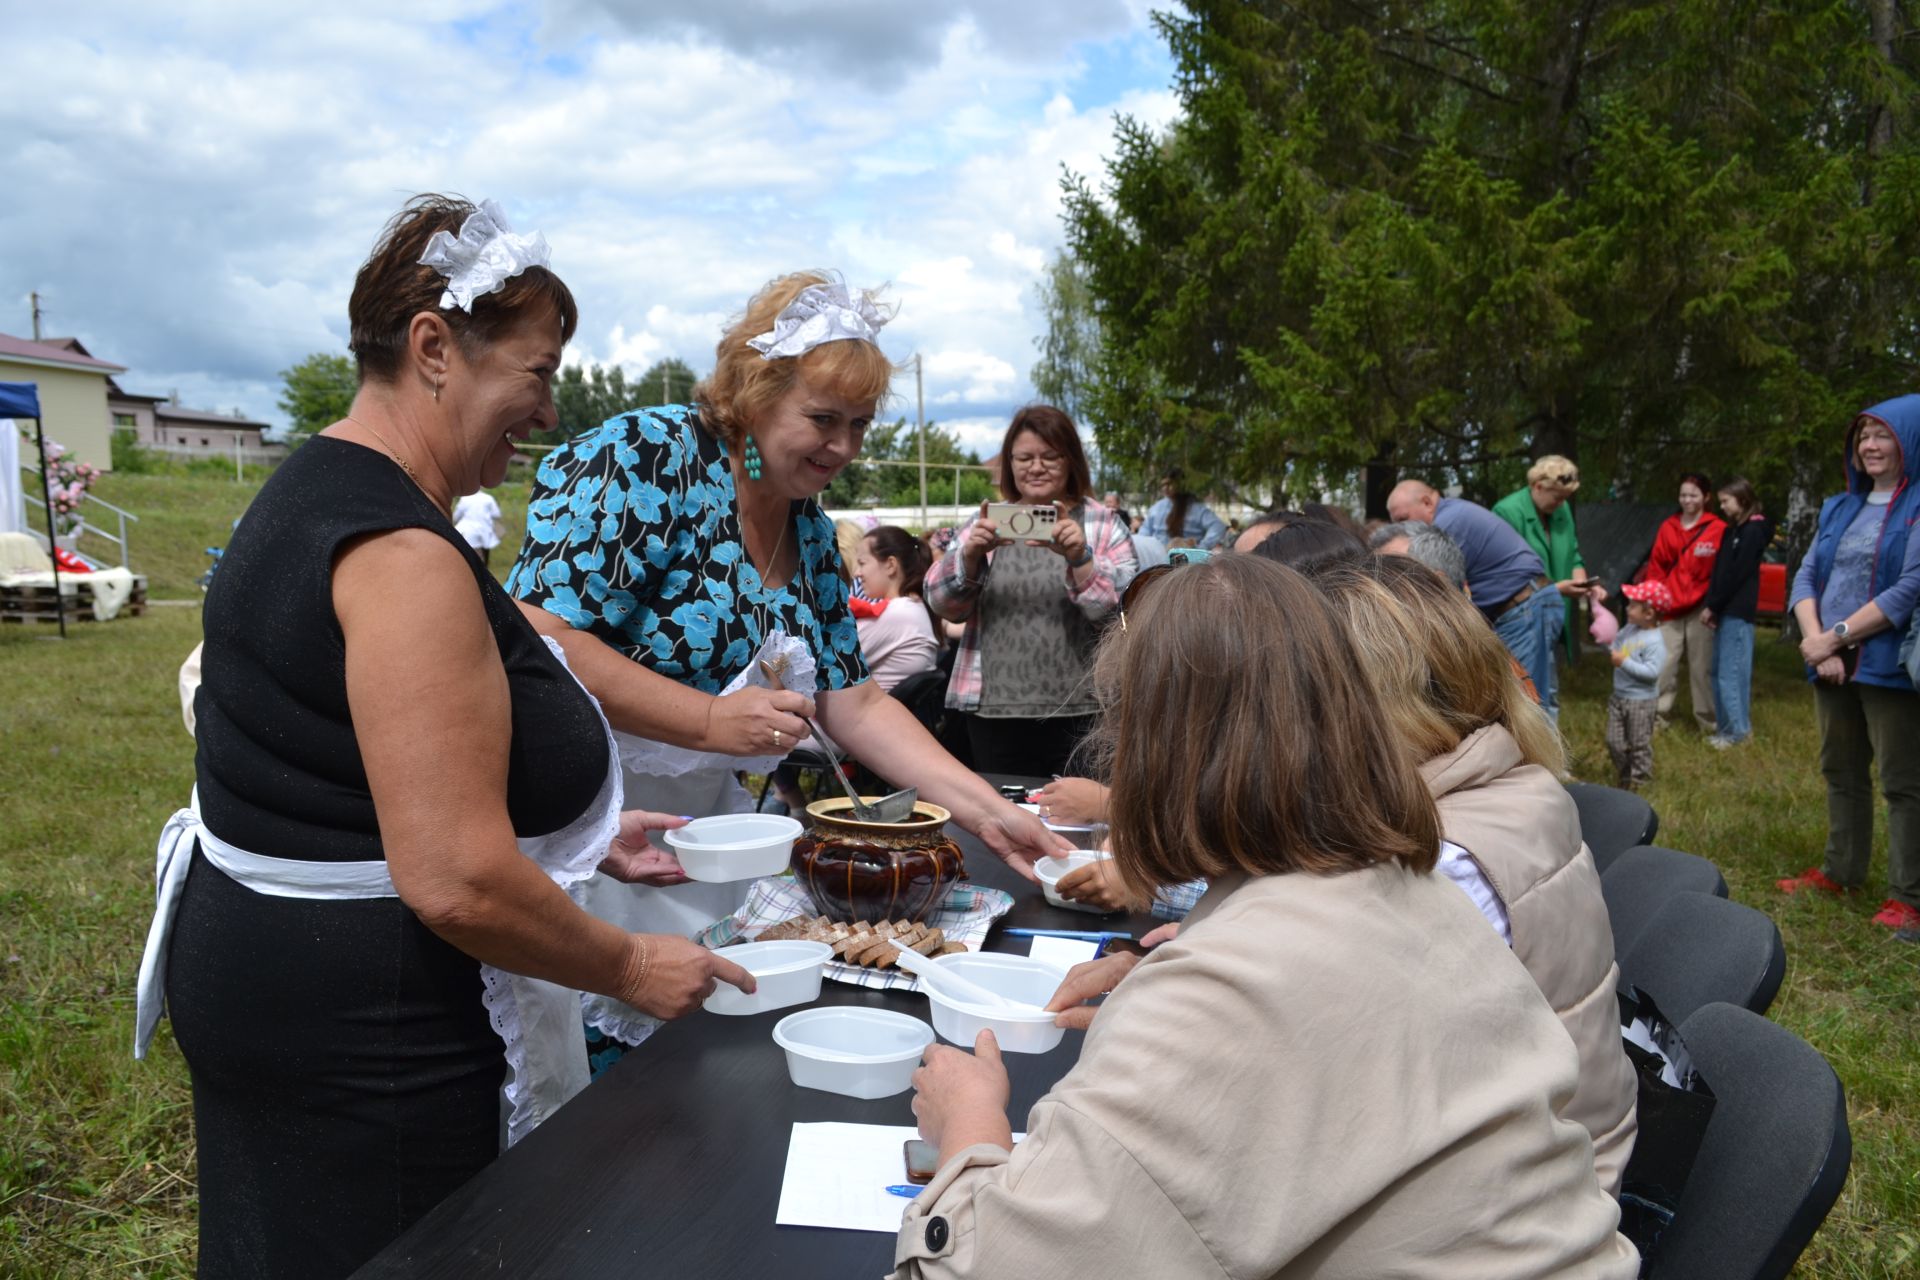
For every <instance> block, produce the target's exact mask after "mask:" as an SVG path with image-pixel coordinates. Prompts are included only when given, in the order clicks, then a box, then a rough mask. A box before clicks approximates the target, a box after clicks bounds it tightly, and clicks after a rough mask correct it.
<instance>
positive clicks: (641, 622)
mask: <svg viewBox="0 0 1920 1280" xmlns="http://www.w3.org/2000/svg"><path fill="white" fill-rule="evenodd" d="M790 536H796V537H797V538H798V542H799V547H800V562H799V568H798V569H797V570H796V571H795V573H794V575H793V579H792V581H790V582H788V583H787V584H786V585H784V586H781V587H769V586H768V585H767V584H766V583H765V582H763V581H762V580H761V578H760V574H759V571H758V570H756V569H755V568H754V567H753V563H752V561H750V560H749V559H748V558H747V554H746V549H745V546H744V544H743V543H742V542H741V538H740V518H739V513H738V509H737V507H736V505H735V494H734V487H733V474H732V472H731V471H730V470H728V467H727V457H726V451H725V449H724V448H723V447H722V445H721V443H720V441H719V439H718V438H717V437H715V436H714V435H713V434H712V433H711V432H709V431H708V430H707V429H706V427H705V426H704V424H702V423H701V421H700V417H699V414H698V412H697V410H695V409H694V408H693V407H692V406H689V405H665V406H661V407H659V408H652V409H635V410H632V411H630V412H627V413H623V414H620V415H618V416H616V417H613V418H610V419H608V420H607V421H606V422H605V423H604V424H602V425H601V426H599V427H596V428H595V429H594V430H592V431H588V432H585V433H583V434H581V435H578V436H575V437H574V438H573V439H572V440H569V441H568V442H567V443H566V444H564V445H562V446H560V447H559V448H558V449H555V450H553V451H552V452H551V453H549V454H548V455H547V457H546V460H545V461H543V462H542V463H541V464H540V468H539V470H538V472H537V473H536V475H535V478H534V487H533V496H532V498H531V500H530V501H529V502H528V504H527V537H526V541H525V542H524V543H523V544H522V545H521V548H520V555H519V558H518V559H517V560H516V561H515V563H514V566H513V571H512V572H511V573H510V574H509V575H508V577H507V590H508V592H510V593H511V594H513V595H514V596H516V597H518V598H519V599H522V600H525V601H527V602H528V603H530V604H537V605H539V606H540V607H542V608H544V609H545V610H546V611H547V612H548V613H551V614H553V615H554V616H555V617H558V618H560V619H561V620H563V621H564V622H566V623H567V624H568V625H569V626H572V627H575V628H577V629H579V630H582V631H590V632H592V633H593V634H595V635H597V636H599V637H600V638H601V639H602V640H605V641H606V642H607V643H608V644H610V645H612V646H613V647H614V648H616V649H619V650H620V651H621V652H622V653H625V654H626V655H627V656H628V657H630V658H632V659H633V660H634V661H635V662H639V663H642V664H644V665H645V666H647V667H648V668H649V669H651V670H653V671H655V672H657V673H659V674H660V675H663V676H666V677H668V678H669V679H672V680H677V681H679V682H680V683H682V684H685V685H689V686H691V687H693V688H695V689H699V690H700V691H702V692H703V693H711V694H717V693H719V692H720V691H721V689H723V688H724V687H725V686H726V684H727V682H728V681H730V680H732V679H733V677H734V676H736V675H738V674H739V673H740V672H741V671H743V670H745V668H746V665H747V663H748V661H749V660H750V659H751V658H752V656H753V654H754V653H755V652H756V651H757V650H758V649H759V647H760V644H761V642H762V641H763V640H764V639H765V638H766V635H767V633H768V632H769V631H773V630H783V631H786V632H787V633H788V634H790V635H793V636H796V637H798V638H799V639H801V640H802V641H804V642H805V643H806V645H807V647H808V648H809V649H811V650H812V651H813V654H814V658H815V660H816V661H817V662H818V663H819V667H820V673H819V674H820V688H821V689H823V690H830V689H841V688H845V687H846V686H848V685H852V684H858V683H859V682H860V681H862V680H865V679H866V678H867V666H866V662H865V660H864V659H863V658H862V657H861V655H860V633H859V631H858V630H857V629H856V628H855V625H854V620H853V615H852V614H851V613H850V612H849V611H848V606H847V599H848V596H847V587H846V583H845V581H844V580H843V579H842V578H841V576H840V556H839V552H838V550H837V549H836V548H835V546H834V539H833V522H832V521H830V520H828V519H827V517H826V514H825V513H824V512H822V511H821V510H820V506H819V504H818V503H816V502H813V501H811V500H809V501H806V502H803V503H796V504H794V522H793V527H792V533H791V534H790Z"/></svg>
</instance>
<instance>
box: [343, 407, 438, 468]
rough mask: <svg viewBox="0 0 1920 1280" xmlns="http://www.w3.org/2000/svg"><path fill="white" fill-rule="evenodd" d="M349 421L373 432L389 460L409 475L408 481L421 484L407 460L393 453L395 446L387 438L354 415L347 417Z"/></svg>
mask: <svg viewBox="0 0 1920 1280" xmlns="http://www.w3.org/2000/svg"><path fill="white" fill-rule="evenodd" d="M347 421H348V422H351V423H353V425H355V426H356V427H365V428H366V429H367V430H368V431H369V432H371V433H372V435H373V438H374V439H375V440H378V441H379V442H380V447H381V448H382V449H385V450H386V451H387V456H388V457H389V458H392V459H393V460H394V461H395V462H397V463H399V464H400V469H401V470H402V471H404V472H406V473H407V479H409V480H411V481H413V482H414V483H415V484H416V485H417V484H419V483H420V477H419V476H417V475H415V474H414V472H413V468H412V467H410V466H408V465H407V460H406V459H405V458H403V457H401V456H400V455H399V454H397V453H395V452H394V451H393V446H392V445H390V444H388V443H387V438H386V437H385V436H383V435H381V434H380V433H379V432H378V431H374V429H373V428H372V427H371V426H370V425H368V424H367V423H364V422H362V421H360V419H358V418H356V417H354V416H353V415H352V414H348V415H347Z"/></svg>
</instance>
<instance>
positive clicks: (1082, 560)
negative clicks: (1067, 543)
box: [1067, 546, 1093, 569]
mask: <svg viewBox="0 0 1920 1280" xmlns="http://www.w3.org/2000/svg"><path fill="white" fill-rule="evenodd" d="M1067 563H1068V564H1070V565H1072V566H1073V567H1074V568H1076V569H1080V568H1084V567H1085V566H1087V565H1090V564H1092V563H1093V548H1092V547H1085V546H1083V547H1081V548H1080V556H1079V558H1078V559H1076V560H1069V561H1067Z"/></svg>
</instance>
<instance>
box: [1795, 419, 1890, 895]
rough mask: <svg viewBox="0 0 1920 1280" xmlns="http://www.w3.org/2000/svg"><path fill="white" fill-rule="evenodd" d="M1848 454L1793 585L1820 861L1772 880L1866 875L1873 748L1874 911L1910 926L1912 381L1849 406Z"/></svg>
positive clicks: (1842, 883)
mask: <svg viewBox="0 0 1920 1280" xmlns="http://www.w3.org/2000/svg"><path fill="white" fill-rule="evenodd" d="M1845 464H1846V475H1847V487H1846V491H1845V492H1843V493H1840V494H1838V495H1836V496H1834V497H1831V498H1828V499H1827V500H1826V502H1825V503H1824V504H1823V505H1822V506H1821V508H1820V525H1819V528H1818V530H1817V532H1816V533H1815V534H1814V539H1813V550H1812V551H1810V552H1808V553H1807V558H1806V559H1805V560H1804V561H1802V562H1801V564H1800V572H1799V573H1798V574H1796V575H1795V576H1794V581H1793V594H1792V599H1791V605H1792V608H1793V616H1794V618H1795V619H1796V620H1797V621H1798V622H1799V624H1800V633H1801V634H1802V635H1803V636H1805V637H1806V638H1805V639H1804V640H1802V641H1801V642H1800V656H1801V657H1803V658H1804V659H1806V662H1807V666H1808V668H1809V670H1810V672H1811V675H1812V678H1813V698H1814V710H1815V713H1816V715H1817V717H1818V719H1819V724H1820V772H1821V774H1822V775H1823V776H1825V778H1826V780H1827V854H1826V865H1825V866H1824V867H1813V868H1810V869H1809V870H1807V871H1805V872H1803V873H1802V874H1800V875H1798V876H1795V877H1793V878H1792V879H1789V880H1782V881H1780V882H1779V887H1780V888H1781V889H1782V890H1783V891H1785V892H1787V893H1795V892H1798V891H1800V890H1802V889H1820V890H1825V891H1827V892H1829V893H1851V892H1853V891H1855V890H1857V889H1859V888H1860V886H1861V885H1862V884H1863V883H1865V881H1866V878H1867V864H1868V862H1869V860H1870V859H1871V857H1872V851H1873V781H1872V777H1871V774H1870V768H1871V766H1872V765H1873V764H1874V762H1875V761H1876V760H1877V761H1878V762H1879V765H1880V789H1881V790H1882V791H1883V792H1884V793H1885V794H1886V797H1887V808H1888V815H1887V879H1888V883H1889V888H1890V891H1891V894H1892V896H1891V897H1889V898H1888V899H1887V900H1886V901H1885V902H1884V903H1883V904H1882V905H1881V908H1880V913H1879V914H1878V915H1876V916H1874V918H1873V920H1874V923H1875V924H1880V925H1885V926H1887V927H1888V928H1892V929H1900V930H1909V931H1910V930H1912V929H1913V928H1914V927H1915V926H1916V925H1920V693H1916V692H1915V690H1914V686H1913V681H1912V680H1911V679H1910V678H1909V677H1908V675H1907V673H1906V671H1905V670H1904V669H1903V668H1902V667H1901V665H1900V656H1899V655H1900V641H1901V638H1902V636H1903V635H1904V634H1905V632H1906V630H1907V628H1908V627H1909V626H1910V625H1912V618H1913V612H1914V604H1915V600H1916V597H1920V486H1916V485H1915V483H1914V482H1915V480H1916V479H1920V395H1909V396H1900V397H1899V398H1897V399H1894V400H1888V401H1885V402H1884V403H1881V404H1877V405H1875V406H1873V407H1872V408H1871V409H1868V410H1867V411H1866V412H1864V413H1862V414H1861V415H1860V416H1859V417H1857V418H1855V419H1854V420H1853V424H1852V425H1851V426H1849V427H1848V428H1847V447H1846V454H1845Z"/></svg>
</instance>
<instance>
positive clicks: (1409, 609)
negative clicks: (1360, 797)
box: [1313, 556, 1567, 777]
mask: <svg viewBox="0 0 1920 1280" xmlns="http://www.w3.org/2000/svg"><path fill="white" fill-rule="evenodd" d="M1313 580H1314V585H1315V586H1317V587H1319V588H1320V590H1321V593H1322V594H1323V595H1324V596H1325V597H1326V599H1327V602H1328V603H1329V604H1330V605H1331V606H1332V607H1333V609H1334V610H1335V612H1336V613H1338V614H1339V615H1340V616H1341V617H1342V618H1343V619H1344V620H1345V622H1346V624H1347V628H1348V630H1349V631H1350V632H1351V633H1352V638H1353V643H1354V649H1355V650H1356V651H1357V652H1358V653H1359V655H1360V660H1361V663H1362V665H1364V666H1365V667H1366V668H1367V671H1368V673H1369V674H1370V675H1371V676H1372V677H1373V681H1374V685H1375V686H1376V687H1377V688H1378V689H1379V691H1380V697H1381V701H1382V702H1383V703H1384V705H1385V710H1386V714H1387V719H1388V720H1389V721H1390V722H1391V723H1392V724H1393V727H1394V732H1395V736H1397V737H1398V738H1399V739H1400V741H1401V742H1402V743H1404V744H1405V745H1406V747H1407V749H1408V750H1409V751H1411V752H1412V753H1413V756H1414V758H1415V759H1416V760H1419V761H1426V760H1431V759H1433V758H1434V757H1435V756H1438V755H1444V754H1446V753H1447V752H1449V751H1452V750H1453V749H1454V748H1455V747H1457V746H1459V745H1460V743H1461V742H1462V741H1464V740H1465V739H1466V738H1467V736H1468V735H1469V734H1472V733H1474V732H1477V731H1478V730H1480V729H1484V728H1486V727H1487V726H1488V725H1496V724H1497V725H1500V726H1502V727H1503V728H1505V729H1506V730H1507V732H1508V733H1510V734H1512V735H1513V740H1514V742H1515V743H1516V744H1518V746H1519V748H1520V755H1521V758H1522V759H1524V760H1525V761H1526V762H1527V763H1528V764H1537V765H1539V766H1541V767H1542V768H1544V769H1546V770H1548V771H1549V772H1551V773H1552V774H1554V775H1555V776H1556V777H1560V776H1564V775H1565V773H1566V769H1567V753H1566V745H1565V744H1564V743H1563V742H1562V741H1561V739H1560V734H1559V731H1558V730H1556V729H1555V728H1554V727H1553V723H1552V721H1550V720H1548V719H1547V717H1546V714H1545V713H1544V712H1542V711H1541V710H1540V708H1539V707H1538V706H1536V705H1535V704H1534V702H1533V699H1531V698H1529V697H1528V696H1527V691H1526V688H1525V686H1523V685H1522V684H1521V683H1520V677H1519V676H1518V675H1517V674H1515V672H1514V669H1513V662H1512V659H1511V657H1510V656H1509V655H1508V653H1507V649H1506V646H1505V645H1503V644H1501V643H1500V638H1499V637H1498V636H1497V635H1495V634H1494V631H1493V628H1492V627H1490V626H1488V625H1487V623H1486V620H1485V619H1483V618H1482V617H1481V616H1480V613H1479V611H1478V610H1477V609H1475V608H1474V607H1473V606H1472V605H1471V604H1469V603H1468V602H1467V599H1466V597H1465V596H1463V595H1462V594H1461V593H1460V592H1458V591H1455V590H1454V589H1453V588H1451V587H1449V586H1448V585H1447V582H1446V580H1445V579H1444V578H1442V577H1441V576H1440V575H1439V574H1437V573H1435V572H1434V571H1433V570H1431V569H1429V568H1427V567H1426V566H1425V565H1422V564H1420V563H1418V562H1417V561H1414V560H1410V559H1408V558H1407V557H1405V556H1376V557H1374V559H1373V561H1372V562H1371V563H1367V564H1352V563H1346V564H1338V565H1328V566H1325V567H1324V568H1321V569H1317V570H1316V571H1315V572H1314V574H1313Z"/></svg>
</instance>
